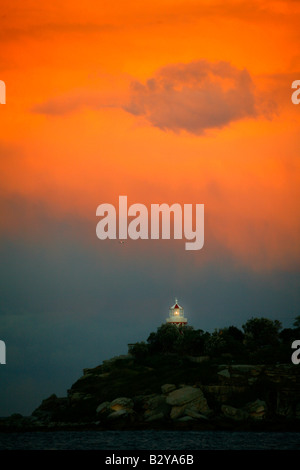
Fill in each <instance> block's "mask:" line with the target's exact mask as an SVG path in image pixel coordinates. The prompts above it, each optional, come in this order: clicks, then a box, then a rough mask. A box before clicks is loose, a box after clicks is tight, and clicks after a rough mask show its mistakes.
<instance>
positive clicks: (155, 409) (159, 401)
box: [143, 395, 170, 421]
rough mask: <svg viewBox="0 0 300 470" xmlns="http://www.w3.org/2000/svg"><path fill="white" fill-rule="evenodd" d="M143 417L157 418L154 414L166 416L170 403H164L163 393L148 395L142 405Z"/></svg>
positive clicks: (148, 418)
mask: <svg viewBox="0 0 300 470" xmlns="http://www.w3.org/2000/svg"><path fill="white" fill-rule="evenodd" d="M143 408H144V409H145V411H144V418H145V419H146V420H147V421H149V420H150V419H151V420H154V419H157V418H154V417H156V415H162V417H164V416H167V415H168V414H169V411H170V405H168V404H167V403H166V397H165V396H164V395H153V396H150V397H149V398H148V399H147V400H146V401H145V402H144V405H143Z"/></svg>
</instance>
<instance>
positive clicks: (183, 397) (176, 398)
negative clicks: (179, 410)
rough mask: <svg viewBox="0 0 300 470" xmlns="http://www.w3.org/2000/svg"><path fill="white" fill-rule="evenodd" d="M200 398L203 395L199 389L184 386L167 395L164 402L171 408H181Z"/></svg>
mask: <svg viewBox="0 0 300 470" xmlns="http://www.w3.org/2000/svg"><path fill="white" fill-rule="evenodd" d="M202 397H203V393H202V391H201V390H200V388H197V387H191V386H185V387H182V388H179V389H178V390H174V391H173V392H171V393H169V395H168V396H167V398H166V402H167V403H168V404H169V405H172V406H174V405H176V406H181V405H185V404H186V403H189V402H191V401H193V400H196V399H197V398H202Z"/></svg>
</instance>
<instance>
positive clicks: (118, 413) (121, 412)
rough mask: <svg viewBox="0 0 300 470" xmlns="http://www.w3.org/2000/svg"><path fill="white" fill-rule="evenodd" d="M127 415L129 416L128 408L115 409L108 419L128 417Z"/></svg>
mask: <svg viewBox="0 0 300 470" xmlns="http://www.w3.org/2000/svg"><path fill="white" fill-rule="evenodd" d="M127 416H128V411H127V410H118V411H113V412H112V413H110V414H109V415H108V417H107V419H108V420H114V419H119V418H126V417H127Z"/></svg>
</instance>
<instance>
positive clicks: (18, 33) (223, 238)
mask: <svg viewBox="0 0 300 470" xmlns="http://www.w3.org/2000/svg"><path fill="white" fill-rule="evenodd" d="M0 7H1V8H0V80H3V81H4V82H5V84H6V104H5V105H0V125H1V127H0V211H1V219H0V237H1V238H0V253H1V260H0V261H1V263H0V267H1V274H0V279H1V282H0V298H1V303H0V339H1V340H3V341H5V343H6V349H7V364H6V365H0V380H1V392H0V416H5V415H9V414H11V413H14V412H19V413H22V414H30V413H31V412H32V411H33V409H34V408H36V407H37V406H38V405H39V404H40V402H41V400H42V399H43V398H46V397H48V396H49V395H50V394H51V393H56V394H57V395H58V396H64V395H66V391H67V389H68V388H70V386H71V385H72V383H73V382H74V381H75V380H76V379H77V378H78V377H79V376H80V375H81V373H82V369H83V368H85V367H94V366H96V365H98V364H100V363H101V362H102V360H104V359H108V358H110V357H112V356H114V355H117V354H125V353H126V352H127V343H132V342H134V341H142V340H146V339H147V337H148V336H149V333H150V332H151V331H155V330H156V328H157V327H158V326H160V325H161V324H162V323H163V322H165V319H166V316H167V315H168V308H169V306H170V305H171V304H173V302H174V298H175V297H178V300H179V303H181V304H182V305H183V307H184V308H185V313H186V316H187V318H188V321H189V324H191V325H193V326H194V327H195V328H201V329H203V330H205V331H213V330H214V328H220V327H224V326H230V325H235V326H237V327H239V328H241V327H242V325H243V324H244V323H245V321H246V320H247V319H249V318H250V317H251V316H263V317H267V318H271V319H278V320H279V321H281V322H282V324H283V327H291V326H292V324H293V321H294V319H295V317H296V316H297V315H300V302H299V301H300V283H299V277H300V276H299V261H300V243H299V240H300V210H299V206H300V202H299V201H300V159H299V157H300V139H299V135H300V104H299V105H294V104H293V103H292V101H291V95H292V89H291V84H292V82H293V81H294V80H297V79H298V80H300V28H299V24H300V2H299V1H297V0H290V1H263V0H255V1H253V2H246V1H244V0H229V1H228V2H218V1H214V0H209V1H208V0H207V1H203V0H184V1H183V0H160V1H157V0H151V1H148V0H145V1H143V2H138V1H131V0H128V1H126V2H125V1H121V0H116V1H115V2H108V1H104V0H101V1H99V0H86V1H85V2H81V1H77V0H73V1H69V0H63V1H58V0H54V1H51V2H47V3H45V2H36V1H33V0H31V1H29V0H22V1H21V0H13V1H11V2H7V1H4V0H0ZM119 195H127V197H128V203H129V204H133V203H142V204H145V205H146V206H147V207H150V205H151V204H155V203H160V204H161V203H167V204H173V203H180V204H182V205H183V204H187V203H190V204H194V205H195V204H204V207H205V242H204V247H203V249H201V250H199V251H186V250H185V249H184V241H183V240H176V241H172V240H171V241H168V240H158V241H154V240H137V241H133V240H128V241H127V242H126V243H125V244H123V245H120V244H119V243H118V241H114V240H105V241H101V240H99V239H98V238H97V237H96V224H97V222H98V219H97V217H96V209H97V206H98V205H99V204H102V203H110V204H114V205H115V206H116V207H117V205H118V198H119Z"/></svg>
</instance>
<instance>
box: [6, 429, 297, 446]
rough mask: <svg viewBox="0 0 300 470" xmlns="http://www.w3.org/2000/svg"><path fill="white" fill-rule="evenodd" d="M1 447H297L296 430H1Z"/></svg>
mask: <svg viewBox="0 0 300 470" xmlns="http://www.w3.org/2000/svg"><path fill="white" fill-rule="evenodd" d="M0 450H107V451H111V450H116V451H121V450H126V451H128V450H135V451H136V450H147V451H149V450H150V451H151V450H153V451H155V450H159V451H162V450H166V451H170V450H174V451H175V450H176V451H180V450H182V451H188V450H300V433H299V432H232V431H184V432H182V431H155V430H146V431H144V430H142V431H55V432H50V431H49V432H24V433H17V432H16V433H0Z"/></svg>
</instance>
